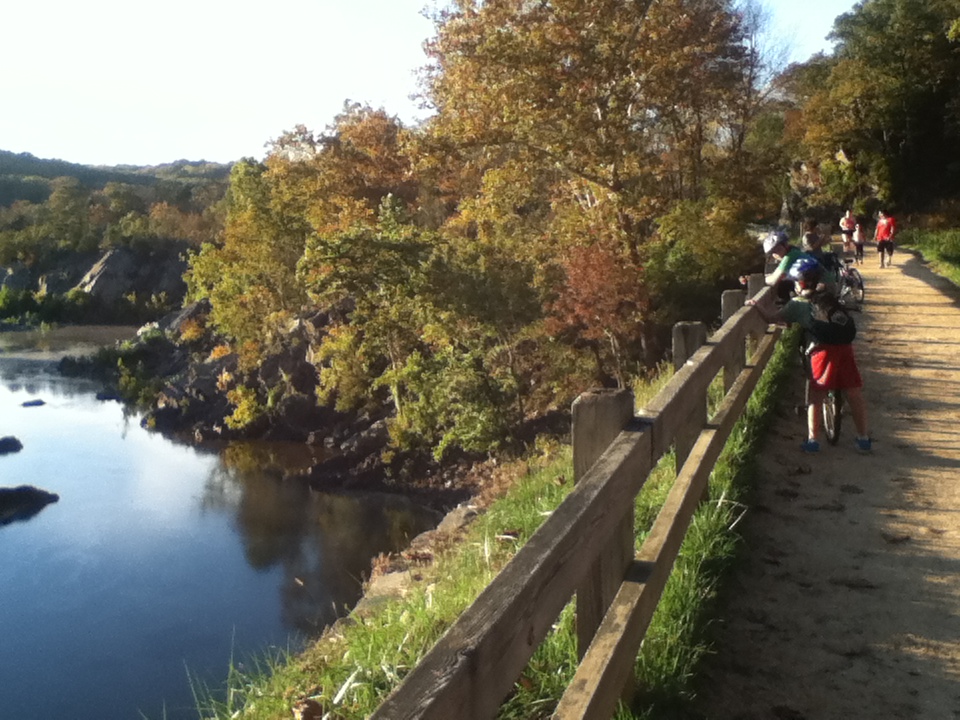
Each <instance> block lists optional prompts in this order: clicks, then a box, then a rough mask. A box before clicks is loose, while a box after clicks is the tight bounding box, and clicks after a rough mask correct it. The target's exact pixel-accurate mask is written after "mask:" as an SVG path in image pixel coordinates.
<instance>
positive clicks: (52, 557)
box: [0, 328, 436, 720]
mask: <svg viewBox="0 0 960 720" xmlns="http://www.w3.org/2000/svg"><path fill="white" fill-rule="evenodd" d="M116 332H117V330H116V329H110V330H107V331H106V333H107V335H99V334H97V333H96V332H95V331H94V329H89V328H88V329H85V330H84V331H83V332H82V333H80V334H79V335H78V334H77V333H76V331H66V330H64V331H54V332H53V333H48V334H46V335H44V336H37V335H33V334H26V333H0V437H2V436H5V435H14V436H16V437H17V438H19V439H20V441H21V442H22V443H23V450H21V451H20V452H18V453H15V454H10V455H5V456H0V486H4V487H9V486H16V485H21V484H31V485H36V486H38V487H41V488H43V489H45V490H49V491H51V492H55V493H58V494H59V495H60V500H59V501H58V502H56V503H54V504H51V505H48V506H47V507H46V508H44V509H43V510H42V511H41V512H40V513H39V514H37V515H35V516H33V517H32V518H30V519H28V520H21V521H16V522H12V523H9V524H7V525H2V526H0V682H2V689H0V718H9V719H10V720H14V719H15V720H32V719H34V718H36V719H37V720H40V719H43V720H49V719H50V718H71V720H113V719H116V720H139V719H140V718H142V717H145V718H151V719H152V718H157V719H158V720H159V719H160V718H164V717H165V718H167V719H168V720H180V719H181V718H196V717H197V714H196V709H195V706H194V701H193V695H192V691H191V680H190V679H191V678H193V679H194V682H196V679H197V678H199V681H200V682H202V683H204V684H205V685H207V686H210V687H214V688H217V687H222V685H223V682H224V679H225V677H226V672H227V667H228V664H229V663H230V660H231V657H232V658H233V659H234V662H235V663H237V662H240V663H242V662H244V660H245V659H246V660H247V661H248V662H249V659H250V658H251V657H254V656H257V655H262V654H263V653H264V652H266V651H268V650H269V649H270V648H277V647H279V648H288V647H289V648H291V649H295V648H296V647H298V646H299V645H300V644H301V643H302V642H303V640H304V638H305V637H308V636H309V635H311V634H314V633H316V632H317V631H318V629H319V628H322V627H323V625H325V624H326V623H328V622H329V621H331V620H332V619H334V618H335V617H337V615H338V614H342V612H343V609H344V608H345V607H347V606H349V605H351V604H352V603H353V602H355V601H356V600H357V598H358V596H359V591H360V580H361V576H362V575H363V574H364V573H366V571H367V570H368V568H369V563H370V559H371V557H373V556H374V555H376V554H377V553H378V552H381V551H384V550H387V549H391V548H397V547H399V546H401V545H403V544H405V543H406V542H407V541H408V540H409V538H410V537H412V536H413V535H415V534H417V533H418V532H420V531H422V530H424V529H426V528H428V527H429V526H430V525H431V524H432V522H434V521H435V519H436V518H434V517H433V516H432V515H431V513H429V512H428V511H425V510H423V509H419V508H417V507H416V506H414V505H412V504H410V503H408V502H406V501H404V500H403V499H402V498H396V497H392V496H384V495H376V496H371V495H365V496H349V495H337V494H323V493H317V492H313V491H310V490H308V489H307V488H305V487H303V486H302V485H299V484H297V483H292V482H283V481H280V480H277V479H276V478H275V476H273V475H271V473H270V471H269V465H271V464H274V465H276V464H277V463H286V462H290V463H296V462H304V458H302V457H298V456H297V455H296V453H294V452H293V451H294V450H299V451H301V452H302V451H303V448H302V447H297V448H294V447H289V448H285V447H283V446H281V445H277V444H272V445H261V446H252V445H247V446H232V447H230V448H228V449H227V450H225V451H224V452H221V453H218V454H211V453H205V452H199V451H197V450H196V449H194V448H191V447H187V446H183V445H178V444H175V443H173V442H170V441H168V440H166V439H164V438H163V437H162V436H160V435H158V434H156V433H150V432H147V431H145V430H143V429H142V428H141V427H140V424H139V417H137V416H135V415H127V414H125V413H124V411H123V409H122V407H121V406H120V405H119V404H117V403H115V402H102V401H98V400H96V398H95V393H96V391H97V389H98V387H97V386H96V385H94V384H92V383H89V382H86V381H83V380H77V379H68V378H63V377H60V376H59V375H58V374H57V373H56V371H55V364H54V363H55V359H56V358H57V357H58V356H60V355H62V354H63V353H64V352H69V353H71V354H76V353H78V352H83V351H89V350H90V348H91V347H92V345H90V342H91V341H93V342H105V341H106V340H107V339H108V337H107V336H108V335H111V334H114V333H116ZM37 400H42V401H43V402H44V404H43V405H40V406H26V407H25V406H24V403H28V402H30V401H37Z"/></svg>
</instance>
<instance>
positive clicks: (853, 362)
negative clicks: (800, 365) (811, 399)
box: [810, 345, 863, 390]
mask: <svg viewBox="0 0 960 720" xmlns="http://www.w3.org/2000/svg"><path fill="white" fill-rule="evenodd" d="M810 373H811V378H812V380H811V382H812V384H814V385H816V386H817V387H818V388H820V389H821V390H846V389H847V388H858V387H863V380H862V379H861V378H860V370H859V369H857V359H856V357H854V355H853V345H821V346H820V347H819V348H817V349H816V350H814V351H813V352H812V353H810Z"/></svg>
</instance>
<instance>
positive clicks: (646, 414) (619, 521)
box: [371, 276, 779, 720]
mask: <svg viewBox="0 0 960 720" xmlns="http://www.w3.org/2000/svg"><path fill="white" fill-rule="evenodd" d="M761 288H762V276H759V277H751V278H750V285H749V286H748V292H749V293H750V294H751V295H752V296H753V297H755V299H756V300H757V301H758V302H760V303H765V304H770V303H772V299H773V297H772V293H771V291H770V290H768V289H762V290H761ZM744 298H745V294H744V293H743V291H740V290H731V291H727V292H726V293H724V297H723V302H722V316H723V319H724V323H723V325H722V326H721V327H720V329H719V330H718V331H717V332H716V333H714V334H713V335H712V336H711V337H710V338H709V339H707V337H706V331H705V330H704V329H703V326H702V325H699V324H681V326H680V329H678V330H676V331H675V334H674V362H675V364H676V365H677V372H676V374H675V375H674V376H673V378H672V379H671V380H670V382H669V383H668V384H667V385H666V387H665V388H664V389H663V390H662V391H661V392H660V393H659V394H658V395H657V396H656V397H655V398H654V399H653V400H652V401H651V402H650V403H649V404H648V405H647V406H646V407H644V408H643V409H642V410H640V411H639V412H638V413H634V411H633V396H632V394H631V393H629V392H628V391H600V392H594V393H587V394H585V395H583V396H581V397H580V398H578V399H577V401H576V402H575V403H574V407H573V450H574V457H573V462H574V476H575V481H576V485H575V487H574V489H573V490H572V491H571V492H570V494H569V495H568V496H567V498H566V499H565V500H564V501H563V502H562V503H561V504H560V506H559V507H557V509H556V510H555V511H554V512H553V513H552V514H551V515H550V517H548V518H547V520H546V521H545V522H544V523H543V525H542V526H541V527H540V528H539V529H538V530H537V532H536V533H534V535H533V536H532V537H531V538H530V540H529V541H528V542H527V543H526V544H525V545H524V546H523V547H522V548H521V549H520V550H519V551H518V553H517V554H516V556H514V558H513V559H512V560H511V561H510V562H509V563H508V564H507V565H506V567H504V568H503V570H501V572H500V573H499V574H498V575H497V576H496V577H495V578H494V579H493V581H492V582H491V583H490V585H488V586H487V587H486V589H484V590H483V592H482V593H481V594H480V596H479V597H478V598H477V599H476V600H475V601H474V602H473V604H472V605H470V607H468V608H467V609H466V610H465V611H464V612H463V613H462V614H461V615H460V617H459V618H458V619H457V621H456V622H455V623H454V624H453V625H452V626H451V627H450V629H449V630H448V631H447V632H446V634H445V635H444V636H443V637H442V638H440V640H439V641H438V642H437V643H436V645H434V647H433V648H432V649H431V650H430V651H429V652H428V653H427V655H426V656H425V657H424V658H423V659H422V660H421V661H420V663H419V664H418V665H417V666H416V667H415V668H414V669H413V670H412V671H411V672H410V674H409V675H408V676H407V677H406V679H405V680H404V681H403V683H402V684H401V685H400V686H399V687H397V688H396V689H395V690H394V692H393V693H392V694H391V695H390V696H389V697H388V698H387V699H386V700H385V701H384V702H383V704H382V705H381V706H380V707H379V708H378V709H377V710H376V712H375V713H374V714H373V715H372V716H371V717H373V718H378V719H380V720H387V719H389V720H400V719H405V718H422V719H435V720H452V719H454V718H455V719H457V720H468V719H469V720H481V719H484V720H485V719H487V718H493V717H495V716H496V714H497V711H498V709H499V707H500V705H501V703H502V702H503V700H504V698H505V697H507V695H508V694H509V693H510V692H511V690H512V689H513V686H514V684H515V682H516V680H517V678H518V677H519V676H520V674H521V672H522V671H523V669H524V667H525V666H526V664H527V663H528V661H529V660H530V658H531V656H532V655H533V653H534V652H535V651H536V649H537V647H538V646H539V645H540V643H541V642H542V641H543V639H544V637H546V635H547V633H548V632H549V631H550V628H551V626H552V625H553V623H554V622H555V620H556V619H557V617H558V616H559V614H560V612H561V610H563V607H564V606H565V605H566V604H567V602H569V600H570V599H571V597H573V596H574V594H576V598H577V635H578V647H579V650H580V656H581V662H580V665H579V666H578V669H577V671H576V674H575V676H574V679H573V681H572V682H571V684H570V686H569V687H568V689H567V692H566V693H565V694H564V696H563V698H562V699H561V701H560V703H559V706H558V707H557V710H556V713H555V716H554V717H556V718H564V719H568V718H570V719H572V718H609V717H610V716H611V715H612V714H613V712H614V711H615V709H616V704H617V701H618V700H619V698H620V697H621V696H622V695H623V694H624V692H625V691H628V690H629V689H630V687H631V681H632V673H633V665H634V661H635V659H636V656H637V652H638V651H639V648H640V643H641V641H642V640H643V636H644V634H645V632H646V630H647V627H648V625H649V623H650V619H651V617H652V616H653V612H654V610H655V609H656V606H657V603H658V602H659V600H660V595H661V593H662V591H663V588H664V585H665V584H666V581H667V578H668V577H669V575H670V571H671V569H672V568H673V564H674V561H675V559H676V556H677V553H678V551H679V548H680V544H681V542H682V541H683V538H684V536H685V534H686V531H687V528H688V526H689V523H690V520H691V518H692V517H693V513H694V511H695V510H696V507H697V505H698V504H699V503H700V502H701V500H702V499H703V498H704V497H705V494H706V488H707V480H708V478H709V475H710V472H711V470H712V469H713V466H714V464H715V463H716V460H717V458H718V456H719V455H720V452H721V450H722V449H723V446H724V444H725V443H726V440H727V438H728V437H729V435H730V432H731V431H732V429H733V426H734V424H735V422H736V420H737V419H738V418H739V417H740V415H741V414H742V412H743V408H744V407H745V406H746V403H747V400H748V398H749V397H750V394H751V393H752V391H753V389H754V388H755V387H756V384H757V382H758V381H759V379H760V375H761V374H762V372H763V369H764V367H765V366H766V364H767V362H768V360H769V358H770V356H771V355H772V353H773V349H774V346H775V344H776V340H777V338H778V337H779V331H778V330H769V329H768V328H767V326H766V324H765V323H764V322H763V320H762V319H761V317H760V314H759V313H757V312H756V311H755V310H753V309H752V308H749V307H745V306H744V304H743V302H744ZM748 347H752V348H753V352H752V354H751V356H750V358H749V362H748V360H747V353H748V350H747V349H748ZM721 373H722V376H723V378H724V388H725V390H726V394H725V396H724V398H723V400H722V401H721V403H720V405H719V408H718V409H717V411H716V412H715V413H714V415H713V417H711V418H709V420H708V418H707V392H708V389H709V387H710V385H711V383H712V382H713V380H714V379H715V378H716V377H717V375H718V374H721ZM674 446H675V447H676V454H677V470H678V473H677V479H676V482H675V483H674V485H673V488H672V489H671V491H670V493H669V495H668V498H667V500H666V502H665V503H664V506H663V508H662V509H661V511H660V513H659V515H658V516H657V519H656V521H655V523H654V525H653V528H652V529H651V531H650V534H649V535H648V537H647V538H646V539H645V541H644V543H643V546H642V547H641V549H640V551H639V552H638V553H636V555H635V554H634V539H633V506H634V500H635V498H636V495H637V493H638V492H639V491H640V489H641V487H642V486H643V483H644V482H645V481H646V479H647V476H648V475H649V473H650V471H651V469H652V468H653V467H654V466H655V465H656V463H657V462H658V461H659V459H660V458H661V457H662V456H663V455H664V453H666V452H667V451H668V450H669V449H670V448H671V447H674Z"/></svg>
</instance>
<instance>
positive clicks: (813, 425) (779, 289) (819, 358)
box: [743, 211, 896, 453]
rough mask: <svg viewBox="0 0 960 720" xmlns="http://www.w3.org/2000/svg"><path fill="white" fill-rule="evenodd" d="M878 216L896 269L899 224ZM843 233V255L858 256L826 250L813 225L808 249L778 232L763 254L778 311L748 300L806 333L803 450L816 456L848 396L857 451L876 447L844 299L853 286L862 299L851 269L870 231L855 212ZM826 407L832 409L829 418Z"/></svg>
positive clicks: (805, 242)
mask: <svg viewBox="0 0 960 720" xmlns="http://www.w3.org/2000/svg"><path fill="white" fill-rule="evenodd" d="M878 217H879V220H878V223H877V229H876V232H875V234H874V237H875V239H876V241H877V251H878V255H879V258H880V267H881V268H882V267H888V266H890V265H891V264H892V261H893V238H894V235H895V233H896V223H895V221H894V219H893V217H891V216H888V215H887V214H886V213H884V212H880V213H879V216H878ZM840 232H841V235H842V238H843V246H844V250H845V251H847V252H850V253H852V254H853V257H852V258H849V259H846V260H843V259H841V258H838V256H837V255H836V254H835V253H832V252H829V248H828V249H827V250H826V251H825V249H824V247H823V246H824V245H825V244H827V238H824V237H823V236H822V235H821V234H820V233H819V232H818V230H817V225H816V223H814V222H808V223H806V224H805V225H804V233H803V238H802V243H801V244H802V246H801V247H796V246H794V245H793V244H792V243H791V242H790V240H789V238H788V237H787V235H786V234H785V233H781V232H774V233H771V234H769V235H768V236H766V237H765V238H764V240H763V251H764V254H765V255H766V257H767V259H768V260H771V259H772V260H774V261H775V262H776V263H777V265H776V268H775V269H774V270H773V272H771V273H769V274H768V275H766V276H765V280H766V284H767V285H770V286H772V287H774V288H776V294H777V306H778V307H777V310H776V312H775V313H773V314H770V313H768V312H767V311H765V310H764V309H763V308H762V307H761V306H759V305H756V304H755V301H754V300H753V299H750V300H747V304H748V305H754V306H755V307H756V308H757V310H758V311H759V312H761V314H762V315H763V317H764V319H765V320H766V321H767V322H778V323H782V324H785V325H790V324H793V323H796V324H797V325H799V326H800V327H801V328H802V333H803V338H802V348H801V352H802V353H803V356H804V360H805V370H806V375H807V408H806V414H807V439H806V440H804V442H803V443H801V446H800V447H801V449H802V450H803V451H804V452H809V453H815V452H819V450H820V442H819V437H820V433H821V428H822V420H823V419H826V421H827V424H828V428H827V430H828V432H827V437H828V439H830V440H831V441H832V442H835V441H836V438H837V434H838V433H839V427H838V426H836V427H833V426H832V423H833V422H834V421H836V422H839V410H840V405H839V403H840V402H841V401H840V399H839V398H840V395H841V393H842V394H843V395H844V396H845V397H846V400H847V402H848V403H849V405H850V411H851V415H852V417H853V423H854V426H855V427H856V430H857V437H856V440H855V447H856V448H857V450H859V451H861V452H870V451H871V450H872V447H873V444H872V440H871V438H870V432H869V428H868V424H867V410H866V404H865V402H864V399H863V392H862V388H863V380H862V379H861V377H860V371H859V369H858V367H857V361H856V357H855V355H854V352H853V345H852V344H851V343H852V341H853V338H854V336H855V335H856V326H855V323H854V321H853V318H851V317H850V314H849V313H848V312H847V310H846V308H845V307H844V304H843V303H842V302H841V298H843V297H844V296H846V295H848V294H849V293H850V292H851V287H853V288H854V293H855V294H854V297H855V298H856V300H857V301H858V302H859V301H862V299H863V280H862V278H861V277H860V274H859V272H857V271H856V270H853V269H851V268H850V267H849V265H850V264H862V263H863V246H864V244H865V233H864V231H863V228H862V226H861V224H860V223H859V222H858V221H857V219H856V218H854V217H853V214H852V213H851V212H849V211H848V212H847V213H846V214H845V215H844V216H843V218H841V219H840ZM743 280H745V278H743ZM857 285H858V286H859V295H858V296H857V295H856V287H857ZM825 402H826V403H827V406H828V408H829V412H826V413H825V412H824V408H825ZM834 403H836V405H835V407H834ZM834 411H835V412H836V415H834V414H833V412H834Z"/></svg>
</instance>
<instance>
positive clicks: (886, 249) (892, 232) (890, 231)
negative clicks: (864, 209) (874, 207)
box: [873, 210, 897, 268]
mask: <svg viewBox="0 0 960 720" xmlns="http://www.w3.org/2000/svg"><path fill="white" fill-rule="evenodd" d="M877 217H878V219H877V231H876V232H875V233H874V236H873V237H874V239H875V240H876V241H877V255H878V256H879V258H880V267H881V268H882V267H890V266H892V265H893V239H894V237H895V236H896V234H897V221H896V220H895V219H894V218H893V216H892V215H887V214H886V213H885V212H884V211H883V210H881V211H880V212H879V213H878V214H877ZM884 255H886V264H884Z"/></svg>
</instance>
